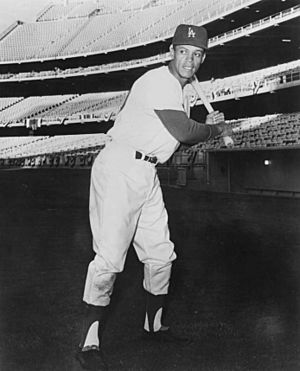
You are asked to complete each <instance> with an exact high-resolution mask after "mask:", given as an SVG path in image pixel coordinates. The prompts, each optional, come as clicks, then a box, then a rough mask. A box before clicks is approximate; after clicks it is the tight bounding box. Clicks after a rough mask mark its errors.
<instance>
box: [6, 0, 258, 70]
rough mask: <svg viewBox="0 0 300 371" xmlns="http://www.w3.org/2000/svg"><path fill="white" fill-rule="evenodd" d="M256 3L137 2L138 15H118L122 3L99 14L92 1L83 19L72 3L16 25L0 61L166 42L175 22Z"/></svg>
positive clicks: (196, 20) (251, 0) (134, 12)
mask: <svg viewBox="0 0 300 371" xmlns="http://www.w3.org/2000/svg"><path fill="white" fill-rule="evenodd" d="M256 2H257V0H256V1H255V0H234V1H226V2H224V1H221V0H214V1H210V0H204V1H201V3H199V1H198V0H185V1H174V2H171V3H170V2H166V4H163V5H156V4H155V3H154V4H155V6H151V4H153V3H152V2H151V1H149V2H148V3H146V2H141V3H140V6H141V8H140V11H138V10H137V9H136V7H134V6H131V7H129V6H128V7H129V8H128V10H127V11H122V9H127V4H126V2H125V3H123V2H122V4H123V5H122V6H119V8H118V7H117V6H116V5H120V4H121V2H120V3H119V4H117V2H116V4H115V7H114V8H112V9H111V10H110V11H109V10H108V9H107V11H106V12H101V11H100V10H101V9H102V10H103V8H102V4H101V2H100V3H99V2H95V3H94V6H95V4H96V7H97V9H99V12H98V11H97V9H96V10H95V9H94V7H93V6H91V13H89V14H88V15H87V16H84V14H86V13H88V10H87V9H88V8H86V6H87V5H86V6H84V7H83V9H85V10H84V12H82V13H81V11H79V10H80V9H81V8H80V7H81V6H82V5H79V8H77V6H76V5H75V4H73V3H70V4H69V5H67V6H62V5H55V6H52V7H50V8H49V9H48V10H46V11H45V13H44V14H43V15H42V16H41V17H39V19H38V21H37V22H31V23H22V22H18V23H16V25H15V27H14V28H9V30H8V31H7V33H5V32H4V33H3V34H2V38H1V40H0V56H1V57H0V60H1V61H2V63H3V62H15V61H28V60H39V59H47V58H49V59H51V58H52V59H53V58H58V57H67V56H74V55H88V54H97V53H103V52H107V51H109V50H113V49H122V48H124V47H126V48H130V47H132V46H136V45H143V44H145V43H151V42H155V41H157V40H164V39H166V38H170V37H171V35H172V33H173V32H174V29H175V28H176V26H177V25H178V23H181V22H190V23H195V24H205V23H207V22H209V21H212V20H214V19H217V18H219V17H222V16H224V15H226V14H229V13H231V12H233V11H235V10H237V9H240V8H242V7H244V6H248V5H250V4H253V3H256ZM112 3H114V2H112ZM128 4H129V2H128ZM131 4H132V2H131ZM158 4H160V3H158ZM76 8H77V9H78V15H76V14H77V11H76ZM120 9H121V11H120ZM117 10H118V11H117ZM99 13H100V14H99ZM103 13H104V14H103Z"/></svg>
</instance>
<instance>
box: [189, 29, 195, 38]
mask: <svg viewBox="0 0 300 371" xmlns="http://www.w3.org/2000/svg"><path fill="white" fill-rule="evenodd" d="M195 36H196V32H195V31H194V30H193V29H192V27H189V30H188V37H193V38H194V37H195Z"/></svg>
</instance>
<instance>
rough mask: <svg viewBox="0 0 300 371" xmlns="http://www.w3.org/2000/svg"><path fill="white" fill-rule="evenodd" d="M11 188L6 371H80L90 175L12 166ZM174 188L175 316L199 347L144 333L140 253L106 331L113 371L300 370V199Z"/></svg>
mask: <svg viewBox="0 0 300 371" xmlns="http://www.w3.org/2000/svg"><path fill="white" fill-rule="evenodd" d="M0 187H1V194H0V205H1V209H0V234H1V236H0V241H1V248H0V269H1V271H0V283H1V286H0V370H1V371H33V370H39V371H54V370H55V371H73V370H74V371H75V370H77V368H76V366H75V363H74V361H73V357H72V353H73V350H74V348H75V347H76V345H77V342H78V339H79V327H80V315H81V311H82V305H81V295H82V290H83V284H84V278H85V271H86V267H87V264H88V262H89V260H90V259H91V258H92V256H93V254H92V251H91V236H90V229H89V223H88V188H89V171H87V170H82V171H80V170H43V169H41V170H28V171H24V170H22V171H2V172H0ZM164 194H165V201H166V204H167V208H168V210H169V216H170V229H171V235H172V238H173V240H174V242H175V243H176V251H177V253H178V259H177V261H176V264H175V265H174V269H173V280H172V285H171V289H170V295H169V307H168V311H167V316H166V321H167V322H168V324H172V325H173V328H174V330H175V331H177V332H178V333H183V334H184V335H189V336H190V337H191V338H192V343H191V344H190V345H188V346H186V347H179V346H170V345H168V346H167V345H165V346H153V345H149V344H145V343H144V342H143V341H141V338H140V330H141V328H142V324H143V319H144V318H143V315H144V313H143V294H144V293H143V290H142V266H141V264H140V263H139V262H138V261H137V259H136V256H135V253H134V251H133V250H132V249H131V250H130V253H129V255H128V259H127V262H126V268H125V271H124V272H123V273H121V274H120V276H119V279H118V280H117V283H116V286H115V292H114V296H113V300H112V305H111V315H110V318H109V322H108V327H107V329H106V333H105V336H104V352H105V354H106V356H107V360H108V363H109V366H110V370H111V371H117V370H127V371H129V370H132V371H150V370H151V371H152V370H154V371H163V370H165V371H173V370H181V371H189V370H191V371H192V370H199V371H236V370H239V371H240V370H242V371H267V370H269V371H277V370H278V371H279V370H282V371H296V370H300V328H299V322H300V317H299V315H300V268H299V267H300V225H299V217H300V200H293V199H287V198H271V197H265V198H263V197H256V196H242V195H236V196H229V195H225V194H205V193H199V192H196V191H187V190H184V189H175V188H165V189H164Z"/></svg>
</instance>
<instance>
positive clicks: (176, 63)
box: [169, 45, 205, 86]
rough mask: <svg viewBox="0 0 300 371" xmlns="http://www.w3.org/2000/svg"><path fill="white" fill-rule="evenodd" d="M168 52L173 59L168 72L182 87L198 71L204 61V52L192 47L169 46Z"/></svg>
mask: <svg viewBox="0 0 300 371" xmlns="http://www.w3.org/2000/svg"><path fill="white" fill-rule="evenodd" d="M170 52H171V57H172V58H173V59H172V61H171V62H170V65H169V66H170V71H171V73H172V74H173V75H174V76H175V77H176V78H177V79H178V80H179V82H180V83H181V85H182V86H183V85H184V84H185V83H186V82H187V81H188V80H189V79H190V78H191V77H193V76H194V74H195V73H196V72H197V71H198V69H199V67H200V64H201V63H202V62H203V61H204V58H205V50H204V49H202V48H198V47H196V46H193V45H176V46H174V47H173V46H172V45H171V47H170Z"/></svg>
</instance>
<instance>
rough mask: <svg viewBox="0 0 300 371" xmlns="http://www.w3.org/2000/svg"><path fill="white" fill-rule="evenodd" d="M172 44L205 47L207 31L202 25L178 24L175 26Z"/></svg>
mask: <svg viewBox="0 0 300 371" xmlns="http://www.w3.org/2000/svg"><path fill="white" fill-rule="evenodd" d="M172 44H173V45H193V46H197V47H198V48H203V49H207V44H208V37H207V31H206V29H205V28H204V27H202V26H194V25H189V24H180V25H179V26H177V28H176V30H175V33H174V36H173V40H172Z"/></svg>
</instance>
